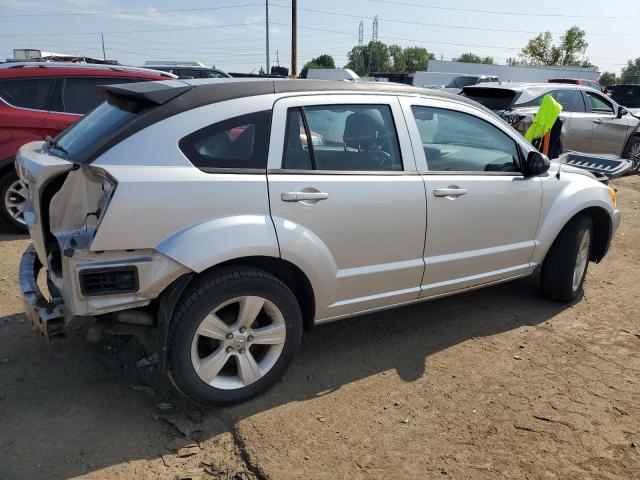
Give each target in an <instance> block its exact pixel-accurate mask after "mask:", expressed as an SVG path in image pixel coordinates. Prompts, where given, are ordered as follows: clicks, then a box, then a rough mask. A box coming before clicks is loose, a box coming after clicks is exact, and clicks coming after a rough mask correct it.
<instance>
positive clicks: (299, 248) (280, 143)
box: [268, 95, 426, 321]
mask: <svg viewBox="0 0 640 480" xmlns="http://www.w3.org/2000/svg"><path fill="white" fill-rule="evenodd" d="M268 181H269V197H270V204H271V214H272V218H273V221H274V224H275V227H276V233H277V236H278V242H279V245H280V250H281V256H282V258H284V259H285V260H289V261H291V262H292V263H294V264H296V265H298V266H300V267H301V268H302V269H303V271H304V273H305V274H306V275H307V277H308V278H309V279H310V280H311V282H312V283H313V284H314V285H313V287H314V294H315V295H316V298H315V303H316V321H322V320H326V319H329V318H333V317H337V316H340V315H345V314H349V313H354V312H361V311H366V310H369V309H374V308H377V307H381V306H386V305H390V304H396V303H403V302H406V301H410V300H415V299H417V298H418V294H419V291H420V281H421V279H422V274H423V271H424V261H423V249H424V235H425V228H426V212H425V191H424V182H423V180H422V178H421V177H420V175H418V173H417V171H416V168H415V161H414V158H413V151H412V149H411V143H410V141H409V137H408V134H407V131H406V125H405V123H404V119H403V117H402V112H401V109H400V104H399V102H398V99H397V97H395V96H374V95H331V96H326V95H310V96H304V97H291V98H285V99H281V100H278V101H277V102H276V103H275V105H274V112H273V123H272V128H271V147H270V151H269V172H268Z"/></svg>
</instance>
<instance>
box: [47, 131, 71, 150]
mask: <svg viewBox="0 0 640 480" xmlns="http://www.w3.org/2000/svg"><path fill="white" fill-rule="evenodd" d="M44 141H45V142H47V145H48V146H49V148H55V149H56V150H60V151H61V152H62V153H64V154H65V155H69V152H67V151H66V150H65V148H64V147H63V146H62V145H60V144H59V143H58V142H56V141H55V140H54V139H53V138H51V135H47V136H46V137H44Z"/></svg>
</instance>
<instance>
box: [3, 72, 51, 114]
mask: <svg viewBox="0 0 640 480" xmlns="http://www.w3.org/2000/svg"><path fill="white" fill-rule="evenodd" d="M54 84H55V79H53V78H40V77H39V78H11V79H4V80H0V97H2V99H3V100H4V101H5V102H7V103H9V104H10V105H13V106H14V107H21V108H32V109H34V110H48V109H49V103H50V101H51V93H52V91H53V86H54Z"/></svg>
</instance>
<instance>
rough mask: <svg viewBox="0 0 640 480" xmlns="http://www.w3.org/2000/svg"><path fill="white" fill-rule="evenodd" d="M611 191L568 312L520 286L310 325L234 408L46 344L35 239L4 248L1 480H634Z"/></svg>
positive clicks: (635, 319)
mask: <svg viewBox="0 0 640 480" xmlns="http://www.w3.org/2000/svg"><path fill="white" fill-rule="evenodd" d="M615 186H616V187H617V188H618V189H619V201H620V204H621V208H622V211H623V223H622V227H621V231H620V232H619V234H618V236H617V238H616V241H615V244H614V246H613V247H612V251H611V252H610V253H609V256H608V257H607V258H606V259H605V261H604V262H603V263H602V264H600V265H594V264H591V265H590V267H589V274H588V277H587V281H586V285H585V295H584V297H583V298H582V300H581V301H580V302H578V303H576V304H575V305H572V306H565V305H559V304H556V303H552V302H549V301H546V300H544V299H543V298H542V297H541V296H540V295H539V294H538V292H537V290H536V287H535V285H533V283H532V282H531V281H529V280H527V281H518V282H513V283H509V284H504V285H500V286H497V287H493V288H489V289H485V290H481V291H476V292H472V293H468V294H464V295H460V296H456V297H451V298H446V299H441V300H437V301H434V302H429V303H424V304H421V305H414V306H411V307H406V308H402V309H396V310H393V311H388V312H382V313H378V314H373V315H368V316H364V317H359V318H356V319H352V320H347V321H342V322H337V323H334V324H329V325H326V326H322V327H318V328H315V329H313V330H312V331H311V332H309V334H308V335H307V336H306V338H305V340H304V344H303V347H302V350H301V353H300V355H299V357H298V358H297V359H296V361H295V363H294V364H293V366H292V368H291V369H290V370H289V372H288V373H287V375H286V376H285V378H284V380H283V381H282V382H281V383H279V384H278V385H276V386H275V388H273V389H272V390H270V391H269V392H268V393H267V394H265V395H263V396H262V397H260V398H257V399H255V400H253V401H251V402H249V403H246V404H244V405H241V406H239V407H235V408H229V409H213V408H205V407H201V406H197V405H193V404H191V403H189V402H187V401H186V400H183V399H181V398H180V397H178V396H177V395H176V394H175V393H174V392H173V390H172V388H171V387H170V385H169V383H168V381H167V380H166V379H165V378H164V377H162V376H160V375H159V374H158V373H157V372H156V371H155V370H154V366H153V365H150V366H137V365H136V362H138V361H139V360H141V359H143V358H146V357H147V356H148V354H147V353H146V351H145V349H144V347H143V346H142V343H141V342H140V341H139V340H138V339H136V338H134V337H109V336H107V337H105V338H104V339H103V340H101V341H100V342H99V343H98V344H97V345H92V344H89V343H88V342H87V341H86V340H85V336H86V332H87V322H77V323H74V324H72V325H71V326H70V329H69V335H68V338H67V339H66V340H64V341H61V342H58V343H53V344H49V345H47V344H45V343H44V342H43V341H42V339H41V338H39V337H38V336H37V335H36V334H35V332H33V331H32V330H31V328H30V325H29V324H28V323H27V322H26V321H25V318H24V316H23V315H22V314H21V313H20V312H21V310H22V305H21V299H20V295H19V292H18V285H17V281H16V277H17V275H16V269H17V265H18V261H19V258H20V255H21V253H22V251H23V250H24V249H25V248H26V246H27V243H28V241H27V240H26V239H25V238H24V237H20V236H9V235H4V236H0V296H1V297H0V298H2V302H1V303H0V426H1V428H0V479H2V480H7V479H25V478H29V479H40V478H42V479H54V478H70V477H79V478H91V479H114V478H138V479H156V478H158V479H159V478H162V479H164V478H181V479H187V478H193V479H195V478H203V479H206V478H229V479H266V478H268V479H294V478H304V479H310V478H318V479H319V478H345V479H346V478H348V479H358V478H367V479H368V478H385V479H389V478H400V479H403V480H404V479H407V478H416V479H417V478H419V479H429V478H453V479H499V478H503V479H510V480H516V479H538V478H540V479H547V478H548V479H555V478H558V479H580V480H584V479H594V480H595V479H598V480H600V479H616V480H618V479H632V478H640V314H638V312H639V311H640V300H639V299H640V281H639V280H640V234H639V233H638V232H639V231H640V177H638V176H636V177H630V178H624V179H622V180H619V181H617V182H616V183H615ZM141 340H144V338H142V339H141ZM143 343H144V342H143ZM143 363H144V362H143Z"/></svg>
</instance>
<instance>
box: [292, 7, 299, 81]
mask: <svg viewBox="0 0 640 480" xmlns="http://www.w3.org/2000/svg"><path fill="white" fill-rule="evenodd" d="M297 37H298V2H297V0H291V78H296V76H297V73H296V71H297V59H298V46H297V45H296V43H297Z"/></svg>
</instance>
